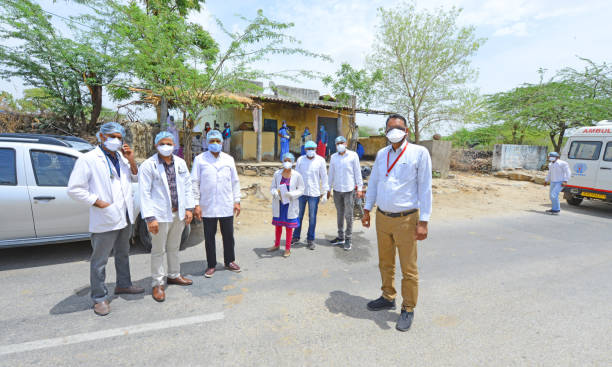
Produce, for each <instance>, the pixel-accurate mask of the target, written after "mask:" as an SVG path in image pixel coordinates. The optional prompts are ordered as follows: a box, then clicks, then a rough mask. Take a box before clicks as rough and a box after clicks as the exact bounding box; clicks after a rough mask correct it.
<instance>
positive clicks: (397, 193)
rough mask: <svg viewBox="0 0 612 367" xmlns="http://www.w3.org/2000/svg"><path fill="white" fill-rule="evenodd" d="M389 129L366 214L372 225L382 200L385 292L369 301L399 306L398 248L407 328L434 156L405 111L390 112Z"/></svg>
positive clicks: (373, 305)
mask: <svg viewBox="0 0 612 367" xmlns="http://www.w3.org/2000/svg"><path fill="white" fill-rule="evenodd" d="M386 135H387V139H388V140H389V142H391V145H388V146H386V147H384V148H382V149H381V150H379V151H378V153H377V155H376V160H375V161H374V166H373V167H372V175H371V176H370V181H369V183H368V190H367V193H366V203H365V207H364V215H363V218H362V219H361V222H362V224H363V226H364V227H366V228H369V227H370V211H371V210H372V208H373V207H374V204H376V205H377V206H378V213H376V236H377V240H378V267H379V269H380V276H381V278H382V287H381V289H382V296H381V297H380V298H378V299H376V300H374V301H371V302H369V303H368V305H367V306H368V309H369V310H371V311H379V310H385V309H395V298H396V296H397V292H396V290H395V254H396V252H397V253H399V259H400V266H401V269H402V298H403V302H402V311H401V315H400V317H399V319H398V320H397V324H396V329H397V330H399V331H407V330H408V329H410V326H411V325H412V320H413V318H414V308H415V307H416V304H417V297H418V281H419V273H418V269H417V241H422V240H424V239H426V238H427V231H428V229H427V223H428V222H429V217H430V215H431V203H432V193H431V158H430V156H429V152H428V151H427V149H426V148H425V147H423V146H420V145H415V144H410V143H409V142H408V140H407V136H408V124H407V123H406V119H405V118H404V117H403V116H401V115H391V116H389V117H388V118H387V122H386Z"/></svg>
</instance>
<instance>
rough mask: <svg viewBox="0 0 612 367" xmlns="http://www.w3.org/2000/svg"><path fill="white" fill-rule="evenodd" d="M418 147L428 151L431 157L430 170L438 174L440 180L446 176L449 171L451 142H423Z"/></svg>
mask: <svg viewBox="0 0 612 367" xmlns="http://www.w3.org/2000/svg"><path fill="white" fill-rule="evenodd" d="M420 145H422V146H424V147H425V148H427V150H429V155H430V156H431V169H432V171H434V172H440V176H441V177H442V178H446V177H447V176H448V171H449V170H450V156H451V148H452V142H450V141H442V140H424V141H421V143H420Z"/></svg>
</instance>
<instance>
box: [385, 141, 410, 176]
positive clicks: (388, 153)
mask: <svg viewBox="0 0 612 367" xmlns="http://www.w3.org/2000/svg"><path fill="white" fill-rule="evenodd" d="M406 148H408V143H406V145H404V149H402V151H401V153H400V154H399V155H398V156H397V158H395V161H394V162H393V164H392V165H391V167H389V156H390V155H391V149H393V148H391V149H389V151H388V152H387V174H386V175H385V176H387V177H388V176H389V172H391V170H392V169H393V167H395V164H396V163H397V161H399V159H400V158H401V157H402V155H403V154H404V152H405V151H406Z"/></svg>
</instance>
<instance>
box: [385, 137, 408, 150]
mask: <svg viewBox="0 0 612 367" xmlns="http://www.w3.org/2000/svg"><path fill="white" fill-rule="evenodd" d="M406 144H408V142H407V141H406V140H404V142H403V143H402V145H400V147H399V148H397V150H395V149H393V145H389V146H390V147H391V148H390V150H391V151H392V152H393V153H397V152H401V151H402V149H404V147H405V146H406Z"/></svg>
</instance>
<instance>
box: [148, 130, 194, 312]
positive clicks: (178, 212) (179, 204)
mask: <svg viewBox="0 0 612 367" xmlns="http://www.w3.org/2000/svg"><path fill="white" fill-rule="evenodd" d="M174 139H175V138H174V136H173V135H172V134H171V133H169V132H167V131H162V132H160V133H159V134H157V136H156V137H155V148H156V149H157V153H156V154H154V155H153V156H152V157H150V158H149V159H147V160H146V161H144V162H143V163H142V165H141V166H140V169H139V171H138V182H139V184H138V191H139V195H140V203H141V213H142V217H143V218H145V221H146V222H147V227H148V229H149V233H151V241H152V246H151V278H152V279H153V290H152V292H151V295H152V297H153V299H154V300H156V301H157V302H163V301H165V299H166V294H165V291H164V277H167V283H168V284H177V285H191V284H192V283H193V282H192V281H191V279H187V278H185V277H183V276H182V275H181V273H180V270H181V264H180V263H179V248H180V245H181V234H182V233H183V229H185V225H189V223H191V219H192V218H193V215H192V212H193V208H194V206H195V202H194V200H193V192H192V188H191V175H190V174H189V170H188V169H187V164H186V163H185V161H184V160H183V159H182V158H180V157H178V156H176V155H174V154H172V152H173V151H174V146H175V145H176V142H175V141H174ZM164 254H166V255H167V258H168V271H167V273H166V270H165V269H164Z"/></svg>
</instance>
